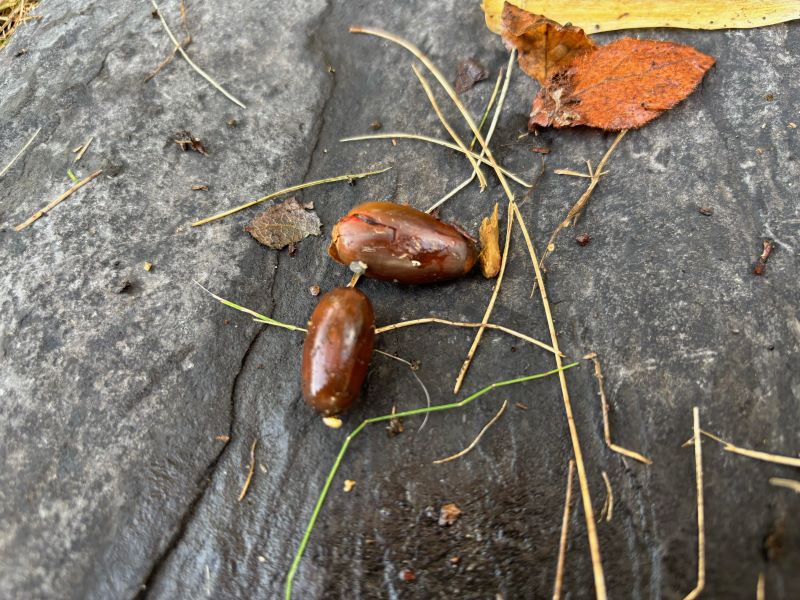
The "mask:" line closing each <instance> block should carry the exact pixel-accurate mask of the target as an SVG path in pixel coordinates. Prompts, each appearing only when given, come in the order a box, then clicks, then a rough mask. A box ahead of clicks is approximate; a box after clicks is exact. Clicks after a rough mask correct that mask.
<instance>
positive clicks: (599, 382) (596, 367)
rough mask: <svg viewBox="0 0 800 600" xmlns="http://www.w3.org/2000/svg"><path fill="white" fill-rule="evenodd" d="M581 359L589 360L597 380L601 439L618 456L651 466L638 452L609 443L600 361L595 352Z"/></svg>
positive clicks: (606, 401)
mask: <svg viewBox="0 0 800 600" xmlns="http://www.w3.org/2000/svg"><path fill="white" fill-rule="evenodd" d="M583 358H585V359H587V360H591V361H592V362H593V363H594V376H595V378H596V379H597V395H598V396H600V406H601V408H602V411H603V437H604V438H605V440H606V445H607V446H608V447H609V448H610V449H611V450H612V451H613V452H617V453H619V454H624V455H625V456H627V457H629V458H632V459H634V460H638V461H639V462H641V463H644V464H646V465H652V464H653V461H652V460H650V459H649V458H647V457H646V456H644V455H642V454H639V453H638V452H634V451H633V450H628V449H627V448H623V447H622V446H617V445H616V444H615V443H614V442H612V441H611V424H610V423H609V418H608V412H609V409H608V400H606V391H605V385H604V380H605V378H604V377H603V372H602V371H601V370H600V359H599V358H597V353H596V352H590V353H589V354H587V355H586V356H584V357H583Z"/></svg>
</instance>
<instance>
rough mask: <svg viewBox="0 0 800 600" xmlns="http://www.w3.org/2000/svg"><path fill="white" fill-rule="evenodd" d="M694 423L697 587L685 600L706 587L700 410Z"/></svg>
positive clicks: (697, 411) (696, 409)
mask: <svg viewBox="0 0 800 600" xmlns="http://www.w3.org/2000/svg"><path fill="white" fill-rule="evenodd" d="M692 419H693V421H694V429H693V431H694V434H693V436H692V440H693V441H694V473H695V479H696V484H697V585H696V586H695V587H694V589H693V590H692V591H691V592H689V593H688V594H687V595H686V597H685V598H684V599H683V600H694V599H695V598H697V597H698V596H699V595H700V592H702V591H703V588H704V587H705V585H706V532H705V506H704V502H703V440H702V438H701V437H700V433H701V431H702V430H701V429H700V409H698V408H697V407H696V406H695V407H694V408H693V409H692Z"/></svg>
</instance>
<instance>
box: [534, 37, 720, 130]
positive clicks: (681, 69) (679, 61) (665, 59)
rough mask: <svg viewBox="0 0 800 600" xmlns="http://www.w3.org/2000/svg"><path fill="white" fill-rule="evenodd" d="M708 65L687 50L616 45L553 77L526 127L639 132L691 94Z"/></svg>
mask: <svg viewBox="0 0 800 600" xmlns="http://www.w3.org/2000/svg"><path fill="white" fill-rule="evenodd" d="M714 62H715V61H714V59H713V58H712V57H711V56H708V55H706V54H703V53H702V52H700V51H698V50H695V49H694V48H692V47H691V46H684V45H682V44H675V43H672V42H658V41H655V40H636V39H632V38H624V39H621V40H617V41H616V42H612V43H610V44H608V45H606V46H601V47H599V48H598V49H597V50H595V51H593V52H588V53H585V54H582V55H580V56H578V57H577V58H575V59H574V60H573V61H572V62H571V63H570V64H569V66H568V67H567V68H565V69H564V70H562V71H559V72H557V73H555V74H554V75H553V76H552V77H551V78H550V79H549V80H548V82H547V85H546V86H544V87H543V88H542V89H541V90H539V93H538V94H537V95H536V97H535V98H534V99H533V108H532V110H531V116H530V120H529V121H528V127H529V128H531V129H533V128H534V127H535V126H537V125H540V126H543V127H549V126H553V127H574V126H576V125H588V126H589V127H597V128H600V129H606V130H609V131H618V130H621V129H634V128H636V127H641V126H642V125H644V124H645V123H648V122H649V121H652V120H653V119H655V118H656V117H658V116H659V115H660V114H661V113H663V112H664V111H666V110H669V109H670V108H672V107H673V106H675V105H676V104H678V103H679V102H680V101H681V100H683V99H684V98H686V97H687V96H688V95H689V94H691V93H692V91H693V90H694V89H695V88H696V87H697V85H698V84H699V83H700V81H701V80H702V79H703V75H705V73H706V71H708V69H710V68H711V67H712V66H713V64H714Z"/></svg>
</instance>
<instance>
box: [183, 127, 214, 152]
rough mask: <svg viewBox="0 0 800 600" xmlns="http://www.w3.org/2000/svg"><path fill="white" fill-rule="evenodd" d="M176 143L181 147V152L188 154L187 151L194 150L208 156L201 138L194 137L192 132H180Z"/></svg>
mask: <svg viewBox="0 0 800 600" xmlns="http://www.w3.org/2000/svg"><path fill="white" fill-rule="evenodd" d="M175 143H176V144H178V146H180V147H181V150H183V151H184V152H186V151H187V150H194V151H195V152H199V153H200V154H202V155H203V156H208V151H207V150H206V147H205V146H204V145H203V142H202V141H200V138H196V137H194V136H193V135H192V132H191V131H186V130H183V131H179V132H178V133H176V134H175Z"/></svg>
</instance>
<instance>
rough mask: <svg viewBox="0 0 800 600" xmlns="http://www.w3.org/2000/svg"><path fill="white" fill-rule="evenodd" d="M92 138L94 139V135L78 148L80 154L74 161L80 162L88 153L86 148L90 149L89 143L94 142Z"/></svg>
mask: <svg viewBox="0 0 800 600" xmlns="http://www.w3.org/2000/svg"><path fill="white" fill-rule="evenodd" d="M92 140H94V136H91V137H89V139H88V140H86V143H84V144H83V146H81V147H80V148H79V149H78V150H76V152H77V153H78V156H76V157H75V160H74V161H73V162H78V161H79V160H80V159H82V158H83V155H84V154H86V150H88V149H89V144H91V143H92Z"/></svg>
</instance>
